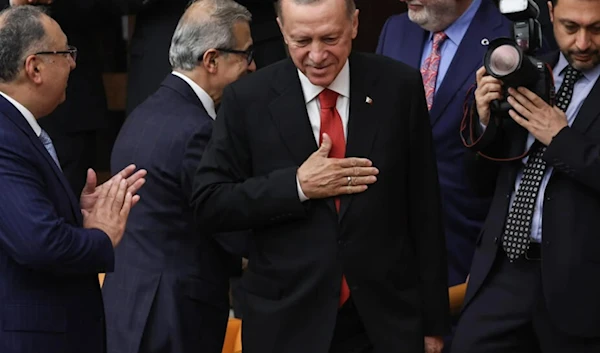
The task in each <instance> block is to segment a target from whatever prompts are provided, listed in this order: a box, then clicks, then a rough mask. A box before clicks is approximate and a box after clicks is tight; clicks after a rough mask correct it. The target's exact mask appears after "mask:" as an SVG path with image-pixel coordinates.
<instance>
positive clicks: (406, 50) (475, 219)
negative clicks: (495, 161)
mask: <svg viewBox="0 0 600 353" xmlns="http://www.w3.org/2000/svg"><path fill="white" fill-rule="evenodd" d="M511 27H512V23H511V22H510V21H508V19H506V18H505V17H504V16H503V15H502V14H500V12H499V11H498V9H497V8H496V7H495V5H494V4H493V3H492V1H491V0H483V1H482V3H481V6H480V7H479V9H478V10H477V13H476V14H475V17H474V18H473V20H472V22H471V25H470V26H469V29H468V30H467V32H466V33H465V36H464V37H463V39H462V42H461V43H460V45H459V47H458V50H457V52H456V55H455V56H454V59H453V60H452V63H451V64H450V67H449V68H448V71H447V73H446V76H445V77H444V80H443V82H442V84H441V86H440V87H439V89H438V91H437V93H436V96H435V99H434V102H433V106H432V108H431V111H430V119H431V124H432V129H433V130H432V131H433V143H434V147H435V152H436V156H437V164H438V174H439V180H440V186H441V192H442V202H443V213H444V229H445V233H446V239H447V241H446V246H447V247H448V271H449V272H448V274H449V276H448V282H449V283H448V285H455V284H459V283H463V282H464V281H465V279H466V277H467V275H468V273H469V269H470V267H471V260H472V256H473V252H474V250H475V240H476V239H477V235H478V234H479V231H480V229H481V227H482V224H483V221H484V219H485V217H486V215H487V211H488V209H489V204H490V198H489V197H478V196H476V195H475V193H474V192H473V191H472V189H471V187H470V185H469V182H468V180H467V176H466V172H465V167H464V165H463V160H464V154H465V147H464V145H463V143H462V141H461V139H460V135H459V131H460V123H461V120H462V117H463V104H464V102H465V98H466V97H467V94H468V91H469V89H470V88H471V87H472V86H473V85H474V84H475V72H476V71H477V69H479V68H480V67H481V66H482V65H483V57H484V54H485V52H486V50H487V46H485V45H482V40H483V39H484V38H487V39H488V40H489V41H491V40H493V39H495V38H498V37H508V36H510V29H511ZM428 38H429V32H428V31H425V30H424V29H422V28H421V27H420V26H419V25H417V24H415V23H413V22H411V21H410V20H409V19H408V15H407V14H406V13H404V14H401V15H396V16H392V17H390V18H389V19H388V20H387V22H386V23H385V25H384V27H383V30H382V32H381V36H380V39H379V45H378V47H377V53H379V54H383V55H386V56H389V57H391V58H394V59H397V60H400V61H402V62H404V63H406V64H408V65H410V66H412V67H415V68H419V67H420V63H421V55H422V52H423V46H424V44H425V42H426V40H427V39H428Z"/></svg>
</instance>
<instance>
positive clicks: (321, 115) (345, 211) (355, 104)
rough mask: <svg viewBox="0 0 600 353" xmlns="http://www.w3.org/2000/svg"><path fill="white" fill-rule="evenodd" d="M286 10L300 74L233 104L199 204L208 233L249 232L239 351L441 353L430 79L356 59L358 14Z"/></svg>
mask: <svg viewBox="0 0 600 353" xmlns="http://www.w3.org/2000/svg"><path fill="white" fill-rule="evenodd" d="M278 6H279V14H278V15H279V16H278V21H279V24H280V27H281V30H282V32H283V35H284V39H285V41H286V43H287V44H288V48H289V51H290V56H291V59H290V60H286V61H283V62H280V63H277V64H275V65H271V66H269V67H268V68H265V69H263V70H259V71H257V72H256V73H254V74H252V75H249V76H248V77H246V78H243V79H241V80H239V81H238V82H235V83H233V84H232V85H230V86H229V87H227V88H226V89H225V92H224V94H223V102H222V104H221V108H220V110H219V114H218V118H217V121H216V124H215V129H214V131H213V136H212V139H211V143H210V144H209V145H208V146H207V149H206V151H205V153H204V156H203V158H202V161H201V163H200V166H199V169H198V171H197V173H196V177H195V180H194V197H193V200H192V201H193V204H194V205H195V216H196V217H197V221H198V222H199V224H202V226H203V227H205V228H206V229H208V230H210V231H228V230H237V229H248V228H250V229H253V230H254V236H253V246H252V248H251V252H250V258H249V264H248V270H246V272H245V273H244V276H243V277H242V286H243V288H244V290H245V293H246V310H245V311H244V319H243V334H242V338H243V347H244V352H246V353H258V352H261V353H263V352H286V353H296V352H298V353H300V352H302V353H305V352H328V351H329V352H393V351H394V352H419V353H420V352H423V351H424V346H425V347H426V350H425V351H426V352H439V351H440V350H441V345H442V340H441V336H442V335H444V334H446V333H447V330H448V317H447V313H448V290H447V286H446V283H447V268H446V256H445V244H444V237H443V233H442V227H441V219H440V213H439V189H438V182H437V171H436V165H435V159H434V156H433V150H432V146H431V129H430V126H429V122H428V119H427V107H426V104H425V97H424V94H423V84H422V82H421V78H420V75H419V73H418V71H416V70H414V69H412V68H409V67H408V66H406V65H404V64H402V63H398V62H396V61H394V60H391V59H388V58H385V57H382V56H375V55H373V54H361V53H353V54H350V52H351V46H352V39H353V38H355V37H356V33H357V31H358V11H357V10H356V8H355V5H354V2H353V1H352V0H316V1H310V2H306V1H303V2H300V1H297V0H283V1H281V2H280V3H279V4H278ZM321 139H322V143H320V140H321ZM346 140H347V143H346ZM319 144H320V147H318V149H317V146H318V145H319ZM359 157H361V158H359ZM205 234H210V233H205ZM424 337H425V339H424Z"/></svg>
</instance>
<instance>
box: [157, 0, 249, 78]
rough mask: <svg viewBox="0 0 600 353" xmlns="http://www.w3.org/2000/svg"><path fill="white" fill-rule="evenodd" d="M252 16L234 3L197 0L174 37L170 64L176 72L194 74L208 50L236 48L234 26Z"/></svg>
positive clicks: (231, 1)
mask: <svg viewBox="0 0 600 353" xmlns="http://www.w3.org/2000/svg"><path fill="white" fill-rule="evenodd" d="M251 19H252V15H250V12H249V11H248V10H247V9H246V8H245V7H243V6H242V5H240V4H238V3H236V2H235V1H233V0H197V1H194V2H193V3H191V5H190V6H189V7H188V8H187V10H186V11H185V13H184V14H183V16H182V17H181V19H180V20H179V24H178V25H177V28H176V29H175V33H174V34H173V39H172V41H171V49H170V51H169V61H170V62H171V66H172V67H173V69H179V70H193V69H194V67H196V65H197V64H198V59H199V58H200V57H201V56H202V54H204V53H205V52H206V51H208V50H209V49H214V48H234V47H235V46H236V44H237V43H236V38H235V35H234V25H235V24H236V23H238V22H245V23H250V21H251Z"/></svg>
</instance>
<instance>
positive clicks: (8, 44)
mask: <svg viewBox="0 0 600 353" xmlns="http://www.w3.org/2000/svg"><path fill="white" fill-rule="evenodd" d="M44 14H45V12H44V11H43V10H41V9H40V8H38V7H35V6H31V5H23V6H15V7H9V8H7V9H5V10H3V11H2V12H0V81H1V82H11V81H12V80H14V79H15V78H16V77H17V74H18V73H19V71H20V70H21V66H22V65H23V61H24V60H25V58H26V57H27V55H30V54H31V51H33V50H34V49H35V48H37V47H41V44H42V40H43V39H44V38H45V37H46V30H45V29H44V25H43V24H42V21H41V19H42V16H43V15H44Z"/></svg>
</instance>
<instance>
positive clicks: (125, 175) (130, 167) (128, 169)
mask: <svg viewBox="0 0 600 353" xmlns="http://www.w3.org/2000/svg"><path fill="white" fill-rule="evenodd" d="M134 170H135V164H130V165H128V166H127V167H125V168H123V169H121V171H120V172H118V173H117V174H118V175H120V176H121V177H122V178H123V179H127V178H128V177H129V176H130V175H131V173H133V171H134Z"/></svg>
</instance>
